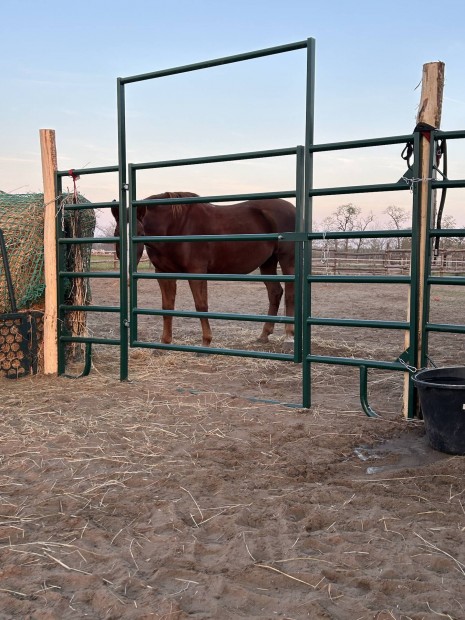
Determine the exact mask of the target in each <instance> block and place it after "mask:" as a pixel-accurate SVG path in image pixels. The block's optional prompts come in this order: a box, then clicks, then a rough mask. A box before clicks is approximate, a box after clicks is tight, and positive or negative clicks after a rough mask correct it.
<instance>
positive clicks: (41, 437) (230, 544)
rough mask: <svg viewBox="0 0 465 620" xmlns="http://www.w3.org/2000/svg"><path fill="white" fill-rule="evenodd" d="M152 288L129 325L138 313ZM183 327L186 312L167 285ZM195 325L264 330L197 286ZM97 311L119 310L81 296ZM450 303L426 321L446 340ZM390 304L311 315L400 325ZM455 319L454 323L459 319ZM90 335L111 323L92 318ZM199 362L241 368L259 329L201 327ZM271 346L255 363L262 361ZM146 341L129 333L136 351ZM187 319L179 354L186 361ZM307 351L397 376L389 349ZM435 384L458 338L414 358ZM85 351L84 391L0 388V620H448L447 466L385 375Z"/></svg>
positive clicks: (327, 295) (459, 467) (256, 304)
mask: <svg viewBox="0 0 465 620" xmlns="http://www.w3.org/2000/svg"><path fill="white" fill-rule="evenodd" d="M155 286H156V285H155V283H154V282H143V283H141V292H140V294H139V301H138V305H139V306H140V307H157V304H158V303H159V302H158V301H157V300H158V293H157V292H156V289H155ZM179 288H180V299H179V304H178V307H179V308H180V309H182V308H184V309H192V302H191V300H190V295H189V294H188V292H187V290H186V288H187V287H186V286H183V285H182V286H181V285H180V287H179ZM210 289H211V294H210V298H211V308H210V309H211V310H213V311H216V310H217V311H227V312H250V313H263V312H265V311H266V303H265V291H264V288H263V286H262V285H261V284H258V283H252V284H250V283H247V284H244V283H235V284H234V283H229V284H224V283H223V284H220V283H217V284H211V286H210ZM93 296H94V300H93V301H94V303H96V304H109V305H115V304H117V303H118V283H117V282H116V281H114V280H108V281H103V280H95V281H94V286H93ZM464 301H465V292H464V291H460V290H457V289H453V288H452V287H443V290H438V291H434V294H433V309H432V315H433V316H432V318H433V320H435V321H438V322H444V323H445V322H464V316H463V308H464V307H465V304H464ZM406 305H407V294H406V291H405V289H404V288H403V287H402V286H400V285H399V286H393V285H386V286H384V287H374V288H373V287H370V286H367V285H357V286H355V285H339V286H337V287H336V286H333V285H321V286H320V287H317V288H315V292H314V300H313V308H314V312H315V314H316V315H320V316H335V317H351V316H353V317H360V318H380V317H382V318H386V319H392V320H404V319H405V310H406ZM460 314H461V316H460ZM89 326H90V329H91V331H92V333H93V334H94V335H95V336H110V335H112V334H113V335H114V334H117V332H118V325H117V315H116V314H105V315H102V314H99V315H97V314H96V313H95V314H92V315H91V317H90V322H89ZM212 327H213V333H214V343H213V344H214V345H215V346H228V347H238V348H242V349H252V348H256V347H257V344H256V343H255V342H254V340H255V338H256V337H257V335H258V334H259V331H260V326H259V325H256V324H253V323H243V324H241V323H236V322H234V323H226V322H221V321H218V322H214V323H213V325H212ZM282 332H283V328H282V327H277V329H276V334H275V335H274V340H273V342H272V343H271V344H269V345H267V346H266V347H264V348H265V349H266V350H271V351H281V350H282V348H283V341H282V335H283V334H282ZM159 333H160V322H159V319H150V318H147V319H141V320H140V339H143V340H146V341H150V339H152V338H156V337H157V336H158V335H159ZM199 335H200V331H199V326H198V322H197V321H194V320H184V321H183V320H181V319H178V320H176V322H175V329H174V336H175V341H176V342H178V343H187V344H195V343H199ZM313 336H314V345H313V350H314V351H315V352H319V353H322V354H324V355H331V354H335V355H341V356H351V355H353V356H355V357H359V356H360V357H373V358H375V359H388V360H393V359H395V358H396V357H397V356H398V355H399V354H400V353H401V352H402V351H403V349H404V343H403V335H402V334H400V333H396V332H391V331H388V330H375V331H374V332H367V330H355V331H352V332H350V330H348V329H342V328H338V329H334V328H333V329H323V328H320V329H316V328H315V330H314V334H313ZM430 352H431V356H432V357H433V359H434V361H435V362H436V363H437V364H439V365H446V364H460V365H463V363H464V347H463V339H461V338H460V337H459V336H453V337H446V336H440V337H435V338H431V349H430ZM118 362H119V356H118V352H117V351H116V350H115V349H114V348H112V347H108V346H107V347H104V346H98V347H95V351H94V356H93V369H92V372H91V374H90V375H89V376H88V377H87V378H82V379H76V380H71V379H67V378H64V377H61V378H54V377H52V378H50V377H47V378H45V377H43V376H35V377H28V378H23V379H20V380H18V381H15V380H7V379H0V387H1V389H2V400H1V403H0V407H1V409H2V415H1V417H0V437H1V448H0V503H1V510H0V513H1V515H0V562H1V565H0V566H1V567H0V575H1V578H0V619H1V620H4V619H10V618H21V619H30V620H33V619H34V620H52V619H58V618H60V619H62V618H65V619H68V618H69V619H75V618H95V619H100V618H102V619H103V618H105V619H106V618H128V619H145V618H158V619H159V620H161V619H164V620H181V619H185V618H196V619H199V620H200V619H210V618H212V619H219V620H229V619H231V620H232V619H236V618H249V619H252V618H256V619H263V620H270V619H272V618H283V619H288V620H291V619H294V620H300V619H304V618H311V619H316V620H318V619H335V620H357V619H360V620H362V619H363V620H368V619H373V620H374V619H376V620H388V619H394V620H408V619H409V618H411V619H412V620H421V619H425V620H433V619H434V620H437V619H438V618H449V619H455V620H459V619H463V618H465V545H464V544H463V539H464V532H465V460H464V458H465V457H461V456H452V455H447V454H443V453H440V452H437V451H435V450H432V449H431V448H430V447H429V446H428V442H427V438H426V436H425V432H424V427H423V422H422V421H421V420H414V421H409V422H408V421H405V420H404V418H403V417H402V413H401V404H402V376H401V375H400V374H399V373H387V372H381V371H380V372H370V404H371V405H372V407H373V408H374V409H375V410H376V411H377V412H378V413H379V414H380V416H381V417H380V418H378V419H370V418H367V417H366V416H365V415H364V414H363V412H362V411H361V408H360V404H359V400H358V390H359V385H358V372H357V370H356V369H352V368H348V367H342V366H324V365H315V366H314V367H313V388H314V390H313V406H312V408H311V409H310V410H303V409H301V408H299V407H298V406H297V407H295V406H294V407H291V406H287V405H285V404H282V403H287V404H289V403H291V404H294V405H298V404H299V403H300V402H301V368H300V367H299V366H298V365H295V364H292V363H284V362H281V361H270V360H256V359H251V358H233V357H226V356H220V355H215V356H210V355H203V356H197V355H195V354H186V353H178V352H153V351H151V350H149V349H137V350H133V351H132V353H131V362H130V369H131V371H130V379H131V381H130V382H124V383H121V382H120V381H119V369H118Z"/></svg>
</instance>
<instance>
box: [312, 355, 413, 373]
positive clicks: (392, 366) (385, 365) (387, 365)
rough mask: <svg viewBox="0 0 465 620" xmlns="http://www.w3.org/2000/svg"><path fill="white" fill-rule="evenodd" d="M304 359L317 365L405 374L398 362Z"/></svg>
mask: <svg viewBox="0 0 465 620" xmlns="http://www.w3.org/2000/svg"><path fill="white" fill-rule="evenodd" d="M306 359H307V360H308V361H311V362H318V363H319V364H334V365H340V366H366V367H367V368H378V369H380V370H401V371H402V372H405V366H404V365H403V364H401V363H400V362H382V361H377V360H369V359H363V358H358V357H331V356H329V355H308V356H307V358H306Z"/></svg>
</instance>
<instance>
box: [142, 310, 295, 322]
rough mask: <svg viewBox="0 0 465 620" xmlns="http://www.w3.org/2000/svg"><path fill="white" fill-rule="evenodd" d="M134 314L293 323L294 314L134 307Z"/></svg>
mask: <svg viewBox="0 0 465 620" xmlns="http://www.w3.org/2000/svg"><path fill="white" fill-rule="evenodd" d="M132 313H133V314H138V315H144V316H177V317H183V318H189V319H218V320H225V321H249V322H250V321H252V322H256V323H264V322H267V321H271V322H272V323H293V322H294V317H293V316H283V315H272V314H234V313H230V312H229V313H228V312H197V311H190V310H152V309H150V308H133V310H132Z"/></svg>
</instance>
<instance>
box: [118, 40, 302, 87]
mask: <svg viewBox="0 0 465 620" xmlns="http://www.w3.org/2000/svg"><path fill="white" fill-rule="evenodd" d="M306 47H307V41H299V42H297V43H290V44H288V45H279V46H277V47H269V48H266V49H262V50H257V51H254V52H246V53H244V54H236V55H235V56H226V57H224V58H216V59H214V60H206V61H203V62H196V63H194V64H191V65H183V66H180V67H173V68H172V69H162V70H160V71H152V72H151V73H141V74H139V75H131V76H128V77H125V78H118V80H119V82H120V83H121V84H130V83H132V82H142V81H145V80H153V79H157V78H161V77H166V76H168V75H178V74H179V73H187V72H190V71H198V70H199V69H209V68H211V67H219V66H221V65H229V64H232V63H235V62H242V61H244V60H253V59H255V58H263V57H264V56H271V55H274V54H283V53H285V52H293V51H295V50H299V49H304V48H306Z"/></svg>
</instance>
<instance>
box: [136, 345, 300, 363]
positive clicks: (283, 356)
mask: <svg viewBox="0 0 465 620" xmlns="http://www.w3.org/2000/svg"><path fill="white" fill-rule="evenodd" d="M133 346H134V347H140V348H142V349H160V350H162V351H186V352H188V353H208V354H210V355H227V356H230V357H232V356H236V357H252V358H255V359H264V360H282V361H291V362H292V361H293V355H291V354H287V353H268V352H267V351H250V350H248V349H216V348H215V347H201V346H198V347H196V346H188V345H176V344H163V343H161V342H160V343H158V342H143V341H141V340H136V342H134V344H133Z"/></svg>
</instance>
